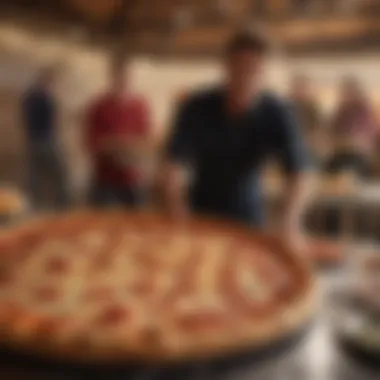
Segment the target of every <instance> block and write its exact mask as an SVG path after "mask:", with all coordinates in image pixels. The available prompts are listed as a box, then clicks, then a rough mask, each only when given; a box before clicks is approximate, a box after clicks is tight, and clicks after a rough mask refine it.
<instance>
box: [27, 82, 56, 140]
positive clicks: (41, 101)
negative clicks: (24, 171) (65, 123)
mask: <svg viewBox="0 0 380 380" xmlns="http://www.w3.org/2000/svg"><path fill="white" fill-rule="evenodd" d="M22 109H23V116H24V123H25V128H26V133H27V137H28V140H29V142H31V143H34V142H36V143H41V142H42V143H43V142H48V141H49V140H50V139H51V138H52V136H53V134H54V129H55V122H56V120H55V118H56V108H55V102H54V99H53V97H52V96H51V95H50V94H49V93H48V92H47V91H45V90H43V89H41V88H37V87H35V88H31V89H30V90H29V91H28V92H27V93H26V94H25V96H24V98H23V102H22Z"/></svg>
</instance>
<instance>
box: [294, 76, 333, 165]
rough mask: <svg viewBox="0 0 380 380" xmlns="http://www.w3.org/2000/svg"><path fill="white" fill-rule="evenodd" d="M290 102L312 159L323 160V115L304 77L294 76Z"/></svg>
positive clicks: (311, 84) (307, 79)
mask: <svg viewBox="0 0 380 380" xmlns="http://www.w3.org/2000/svg"><path fill="white" fill-rule="evenodd" d="M289 97H290V101H291V103H292V105H293V107H294V112H295V114H296V115H297V117H298V120H299V123H300V125H301V127H302V128H303V132H304V137H305V139H306V141H307V144H308V148H309V150H310V153H311V154H312V156H313V157H312V158H313V159H314V160H315V161H317V162H320V161H321V160H323V156H324V149H325V147H326V144H325V143H326V141H325V133H324V132H325V131H324V128H323V115H322V110H321V107H320V104H319V102H318V100H317V97H316V94H315V91H314V87H313V83H312V81H311V80H310V78H308V77H307V76H306V75H295V76H294V77H293V78H292V80H291V84H290V96H289Z"/></svg>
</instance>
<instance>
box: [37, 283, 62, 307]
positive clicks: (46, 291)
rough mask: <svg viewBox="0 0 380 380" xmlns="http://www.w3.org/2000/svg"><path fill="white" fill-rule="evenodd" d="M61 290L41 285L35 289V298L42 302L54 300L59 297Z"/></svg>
mask: <svg viewBox="0 0 380 380" xmlns="http://www.w3.org/2000/svg"><path fill="white" fill-rule="evenodd" d="M60 294H61V292H60V291H59V289H58V288H56V287H53V286H50V285H46V286H41V287H40V288H37V289H36V290H35V291H34V298H35V300H36V301H38V302H41V303H49V302H54V301H57V300H58V299H59V296H60Z"/></svg>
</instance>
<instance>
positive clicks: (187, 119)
mask: <svg viewBox="0 0 380 380" xmlns="http://www.w3.org/2000/svg"><path fill="white" fill-rule="evenodd" d="M193 111H194V110H193V106H192V104H191V103H186V104H184V105H182V106H181V107H180V109H179V111H178V113H177V116H176V118H175V120H174V125H173V130H172V133H171V136H170V138H169V141H168V144H167V147H166V150H165V163H164V170H163V181H162V191H163V195H164V202H165V206H166V207H167V209H168V211H169V212H170V213H171V214H172V215H173V216H175V217H179V218H182V217H185V216H187V215H188V213H189V204H188V199H187V189H188V172H187V170H186V168H187V165H189V164H190V162H191V157H192V154H193V153H194V136H193V135H194V130H193V127H194V124H193V122H192V120H193V117H194V114H195V113H194V112H193Z"/></svg>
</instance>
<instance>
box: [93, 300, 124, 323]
mask: <svg viewBox="0 0 380 380" xmlns="http://www.w3.org/2000/svg"><path fill="white" fill-rule="evenodd" d="M129 317H130V312H129V311H128V310H127V309H126V308H125V307H123V306H121V305H111V306H108V307H107V308H105V309H104V310H103V311H102V312H101V314H100V315H99V317H98V319H97V324H98V325H99V326H103V327H114V326H115V325H118V324H120V323H123V322H125V321H127V320H128V319H129Z"/></svg>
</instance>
